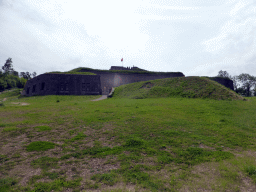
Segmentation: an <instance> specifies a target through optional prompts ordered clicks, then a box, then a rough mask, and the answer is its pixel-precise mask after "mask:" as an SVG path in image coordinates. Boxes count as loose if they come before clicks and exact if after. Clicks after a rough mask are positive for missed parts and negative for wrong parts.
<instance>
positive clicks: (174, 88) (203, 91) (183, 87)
mask: <svg viewBox="0 0 256 192" xmlns="http://www.w3.org/2000/svg"><path fill="white" fill-rule="evenodd" d="M113 97H115V98H130V99H145V98H159V97H183V98H184V97H185V98H203V99H215V100H243V99H244V98H243V97H241V96H239V95H238V94H236V93H235V92H234V91H232V90H230V89H228V88H226V87H225V86H223V85H221V84H219V83H217V82H215V81H212V80H210V79H209V78H206V77H175V78H166V79H158V80H152V81H143V82H138V83H131V84H128V85H122V86H120V87H118V88H116V89H115V92H114V94H113Z"/></svg>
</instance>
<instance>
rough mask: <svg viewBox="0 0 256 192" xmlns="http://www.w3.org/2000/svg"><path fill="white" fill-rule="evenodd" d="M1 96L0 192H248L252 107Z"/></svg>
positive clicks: (252, 177)
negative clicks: (94, 191) (68, 191)
mask: <svg viewBox="0 0 256 192" xmlns="http://www.w3.org/2000/svg"><path fill="white" fill-rule="evenodd" d="M7 94H8V93H6V94H3V95H1V98H4V97H6V98H7V101H5V102H4V106H0V117H4V118H0V146H1V148H0V191H1V192H3V191H49V192H50V191H52V190H54V191H65V190H67V189H72V190H73V191H83V190H84V191H88V190H95V189H97V190H100V191H110V190H112V191H130V190H134V191H135V190H137V191H143V190H144V191H164V190H165V191H199V190H204V191H255V190H256V188H255V182H256V174H255V170H256V162H255V156H256V142H255V137H256V129H255V124H256V120H255V119H256V118H255V110H256V107H255V106H256V99H255V98H249V99H248V101H242V100H237V101H228V100H203V99H198V98H196V99H188V98H148V99H140V100H136V99H135V100H134V99H125V98H122V99H118V98H116V99H115V98H111V99H107V100H102V101H98V102H91V101H90V100H92V99H94V98H96V97H98V96H37V97H20V98H19V99H18V95H16V98H15V97H14V95H11V98H10V97H8V96H9V95H7ZM13 102H15V103H17V102H18V103H20V102H25V103H29V104H30V105H26V106H21V105H20V104H13Z"/></svg>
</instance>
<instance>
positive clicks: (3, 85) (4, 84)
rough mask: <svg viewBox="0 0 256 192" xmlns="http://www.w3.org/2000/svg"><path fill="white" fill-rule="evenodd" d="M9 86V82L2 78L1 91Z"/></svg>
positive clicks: (0, 80) (0, 81) (0, 82)
mask: <svg viewBox="0 0 256 192" xmlns="http://www.w3.org/2000/svg"><path fill="white" fill-rule="evenodd" d="M6 88H7V82H6V81H5V80H3V79H0V91H3V90H5V89H6Z"/></svg>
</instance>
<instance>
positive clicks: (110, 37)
mask: <svg viewBox="0 0 256 192" xmlns="http://www.w3.org/2000/svg"><path fill="white" fill-rule="evenodd" d="M9 57H11V58H12V60H13V66H14V69H15V70H16V71H19V72H21V71H29V72H34V71H35V72H37V74H38V75H39V74H42V73H45V72H50V71H68V70H71V69H74V68H77V67H90V68H95V69H109V68H110V67H111V66H122V65H124V66H125V67H127V66H133V65H134V66H138V67H140V68H143V69H146V70H150V71H165V72H166V71H168V72H177V71H180V72H183V73H184V74H185V75H186V76H216V75H217V74H218V71H220V70H225V71H228V72H229V73H230V74H231V75H239V74H241V73H249V74H251V75H255V76H256V1H255V0H0V66H3V65H4V63H5V61H6V60H7V59H8V58H9ZM122 57H123V58H124V62H123V63H121V58H122Z"/></svg>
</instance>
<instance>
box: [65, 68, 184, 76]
mask: <svg viewBox="0 0 256 192" xmlns="http://www.w3.org/2000/svg"><path fill="white" fill-rule="evenodd" d="M88 71H90V72H93V71H95V72H108V73H126V74H127V73H128V74H133V73H140V74H181V72H154V71H140V70H135V71H130V70H102V69H92V68H86V67H79V68H76V69H73V70H71V71H69V73H81V72H83V73H85V72H88Z"/></svg>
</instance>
